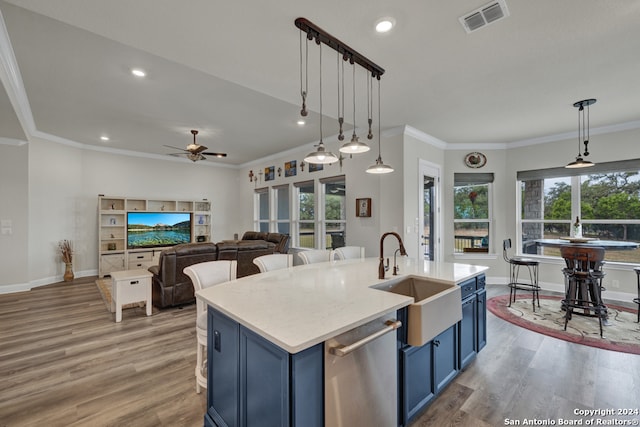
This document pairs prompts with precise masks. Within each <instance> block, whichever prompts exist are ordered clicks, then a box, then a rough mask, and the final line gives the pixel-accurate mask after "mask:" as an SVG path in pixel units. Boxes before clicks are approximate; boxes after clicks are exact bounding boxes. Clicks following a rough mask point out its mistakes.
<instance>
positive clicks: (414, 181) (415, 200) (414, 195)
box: [401, 128, 448, 258]
mask: <svg viewBox="0 0 640 427" xmlns="http://www.w3.org/2000/svg"><path fill="white" fill-rule="evenodd" d="M428 139H429V136H428V135H421V134H420V132H419V131H416V130H414V129H407V128H405V133H404V144H403V147H404V148H403V149H404V152H403V153H402V154H403V157H402V169H401V171H402V182H403V185H402V186H403V188H404V191H403V194H404V202H403V206H404V209H403V213H402V214H403V220H402V221H403V223H402V227H401V231H403V232H402V234H401V235H402V236H403V237H402V239H403V240H404V242H405V247H406V249H407V253H408V254H409V256H410V257H414V258H417V257H421V256H422V250H423V249H422V246H421V245H420V244H421V243H422V238H421V236H422V234H423V229H422V226H418V227H416V219H418V222H419V224H422V218H420V203H422V191H423V183H422V176H420V161H421V160H424V161H426V162H428V163H430V164H433V165H435V166H438V167H439V168H440V169H441V173H442V168H443V165H444V159H445V151H444V149H443V148H442V147H439V145H438V144H436V143H432V142H429V141H428ZM443 144H444V143H443ZM440 187H441V188H442V185H441V186H440ZM445 194H446V193H445ZM445 197H446V196H445ZM441 199H442V200H443V201H444V198H443V197H441ZM407 230H409V231H407ZM443 234H444V236H447V235H448V233H447V228H446V227H444V230H443ZM444 236H440V237H441V239H442V240H447V239H446V238H443V237H444Z"/></svg>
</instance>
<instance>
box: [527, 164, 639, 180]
mask: <svg viewBox="0 0 640 427" xmlns="http://www.w3.org/2000/svg"><path fill="white" fill-rule="evenodd" d="M630 171H640V159H629V160H618V161H615V162H602V163H596V164H595V165H594V166H591V167H589V168H576V169H568V168H565V167H558V168H548V169H536V170H528V171H519V172H518V174H517V177H518V181H531V180H535V179H545V178H561V177H565V176H581V175H593V174H600V173H614V172H630Z"/></svg>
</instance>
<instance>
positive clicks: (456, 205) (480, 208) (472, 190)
mask: <svg viewBox="0 0 640 427" xmlns="http://www.w3.org/2000/svg"><path fill="white" fill-rule="evenodd" d="M492 183H493V174H492V173H456V174H454V187H453V210H454V216H453V229H454V233H453V234H454V245H453V247H454V253H462V252H489V247H490V246H489V244H490V235H491V234H490V232H491V187H492Z"/></svg>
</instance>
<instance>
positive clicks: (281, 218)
mask: <svg viewBox="0 0 640 427" xmlns="http://www.w3.org/2000/svg"><path fill="white" fill-rule="evenodd" d="M273 192H274V195H275V199H276V200H275V206H276V231H277V232H278V233H282V234H290V233H291V226H290V203H289V186H288V185H283V186H280V187H275V188H274V189H273Z"/></svg>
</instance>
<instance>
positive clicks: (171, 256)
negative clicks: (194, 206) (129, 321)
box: [149, 243, 218, 308]
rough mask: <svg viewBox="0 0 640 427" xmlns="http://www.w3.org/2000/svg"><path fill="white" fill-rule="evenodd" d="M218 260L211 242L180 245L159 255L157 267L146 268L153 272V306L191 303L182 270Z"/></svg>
mask: <svg viewBox="0 0 640 427" xmlns="http://www.w3.org/2000/svg"><path fill="white" fill-rule="evenodd" d="M217 259H218V247H217V246H216V244H215V243H183V244H180V245H176V246H173V247H171V248H168V249H165V250H164V251H162V252H161V253H160V260H159V263H158V265H154V266H152V267H149V271H150V272H151V273H153V279H152V299H153V305H155V306H157V307H160V308H164V307H169V306H174V305H181V304H189V303H193V302H194V301H195V295H194V292H193V285H192V284H191V279H189V277H188V276H187V275H186V274H184V273H183V271H182V270H184V268H185V267H188V266H190V265H193V264H198V263H201V262H207V261H215V260H217Z"/></svg>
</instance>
